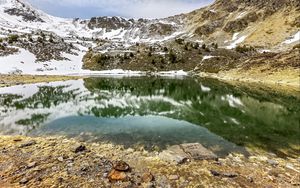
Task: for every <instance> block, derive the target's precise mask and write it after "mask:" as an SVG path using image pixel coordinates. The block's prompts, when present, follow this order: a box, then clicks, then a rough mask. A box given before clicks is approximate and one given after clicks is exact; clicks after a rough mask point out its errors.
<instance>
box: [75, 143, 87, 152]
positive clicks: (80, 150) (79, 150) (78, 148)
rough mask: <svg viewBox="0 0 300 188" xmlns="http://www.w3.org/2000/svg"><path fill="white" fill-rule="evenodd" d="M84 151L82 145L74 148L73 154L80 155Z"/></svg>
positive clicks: (84, 148)
mask: <svg viewBox="0 0 300 188" xmlns="http://www.w3.org/2000/svg"><path fill="white" fill-rule="evenodd" d="M85 150H86V147H85V146H84V145H80V146H78V147H76V148H75V150H74V152H75V153H80V152H83V151H85Z"/></svg>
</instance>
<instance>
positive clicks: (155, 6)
mask: <svg viewBox="0 0 300 188" xmlns="http://www.w3.org/2000/svg"><path fill="white" fill-rule="evenodd" d="M28 1H29V2H30V3H31V4H32V5H34V6H35V7H37V8H39V9H41V10H43V11H45V12H47V13H49V14H52V15H55V16H60V17H68V18H75V17H80V18H90V17H92V16H123V17H127V18H141V17H143V18H161V17H167V16H171V15H175V14H179V13H185V12H189V11H191V10H195V9H198V8H200V7H202V6H205V5H207V4H209V3H211V2H212V1H213V0H28Z"/></svg>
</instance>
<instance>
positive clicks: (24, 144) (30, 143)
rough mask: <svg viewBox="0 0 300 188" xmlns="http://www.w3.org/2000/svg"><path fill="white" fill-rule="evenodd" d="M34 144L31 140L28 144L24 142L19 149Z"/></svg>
mask: <svg viewBox="0 0 300 188" xmlns="http://www.w3.org/2000/svg"><path fill="white" fill-rule="evenodd" d="M35 144H36V141H34V140H31V141H28V142H25V143H23V144H21V145H20V148H25V147H29V146H32V145H35Z"/></svg>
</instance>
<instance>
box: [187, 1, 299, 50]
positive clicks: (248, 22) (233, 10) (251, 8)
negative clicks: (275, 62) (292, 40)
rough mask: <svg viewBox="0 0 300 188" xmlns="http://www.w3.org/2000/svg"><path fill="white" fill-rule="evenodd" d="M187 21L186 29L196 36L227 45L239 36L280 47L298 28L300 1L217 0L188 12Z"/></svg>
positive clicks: (242, 39) (259, 44)
mask: <svg viewBox="0 0 300 188" xmlns="http://www.w3.org/2000/svg"><path fill="white" fill-rule="evenodd" d="M187 20H188V23H187V28H188V29H187V30H188V31H189V32H192V33H194V34H195V38H199V37H200V38H202V39H203V40H205V41H208V42H218V43H219V44H220V45H224V46H228V45H229V43H232V42H234V41H236V40H238V39H240V40H239V41H238V42H239V43H242V42H243V43H244V44H248V45H252V46H256V47H260V48H266V49H277V50H278V49H282V48H283V46H282V43H283V42H284V41H285V40H287V39H289V37H291V36H293V35H295V34H296V33H297V32H298V31H299V24H300V3H299V1H297V0H217V1H216V2H215V3H214V4H212V5H210V6H208V7H204V8H202V9H199V10H196V11H193V12H191V13H190V14H188V19H187ZM298 35H299V34H298ZM298 35H297V37H299V36H298Z"/></svg>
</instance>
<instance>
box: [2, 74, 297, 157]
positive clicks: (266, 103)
mask: <svg viewBox="0 0 300 188" xmlns="http://www.w3.org/2000/svg"><path fill="white" fill-rule="evenodd" d="M26 89H27V90H30V91H31V90H32V88H30V87H28V88H27V87H23V88H19V89H15V88H10V89H9V88H8V89H5V88H2V90H1V89H0V133H1V132H2V133H4V134H16V133H17V134H34V135H43V134H66V135H69V136H78V135H82V136H83V137H84V136H86V135H90V137H93V139H94V140H99V141H111V142H114V143H117V144H123V145H125V146H131V145H135V144H141V145H145V146H146V147H147V148H151V147H153V146H155V145H157V146H160V147H161V148H164V147H166V146H167V145H173V144H180V143H187V142H200V143H202V144H203V145H205V146H206V147H209V148H211V149H212V150H214V151H216V152H219V153H226V152H229V151H241V152H243V151H244V150H243V149H242V147H240V146H247V147H252V148H258V149H263V150H265V151H268V152H274V153H276V154H278V155H279V156H282V157H285V156H292V157H295V156H297V154H298V153H299V151H300V150H299V148H300V144H299V142H300V141H299V137H300V128H299V121H300V116H299V112H300V106H299V104H300V99H299V97H296V96H299V95H298V94H299V93H296V94H295V95H285V94H281V93H274V92H269V91H267V90H265V89H251V88H250V89H249V88H247V87H244V88H243V87H235V86H231V85H228V84H224V83H221V82H218V81H215V80H208V79H201V80H194V79H192V78H185V79H168V78H160V77H158V78H157V77H139V78H121V79H117V78H86V79H84V80H81V81H73V82H64V83H62V84H60V85H58V86H53V85H47V86H45V85H42V86H38V87H37V88H36V92H34V93H33V94H31V95H28V96H26V97H24V90H26ZM12 90H13V91H14V92H10V91H12ZM16 90H20V91H23V92H21V94H18V93H17V92H15V91H16ZM5 91H6V92H5ZM27 92H28V91H27ZM1 93H2V94H1ZM25 93H26V92H25ZM25 111H26V113H25ZM17 117H18V118H17ZM83 133H85V134H83Z"/></svg>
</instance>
